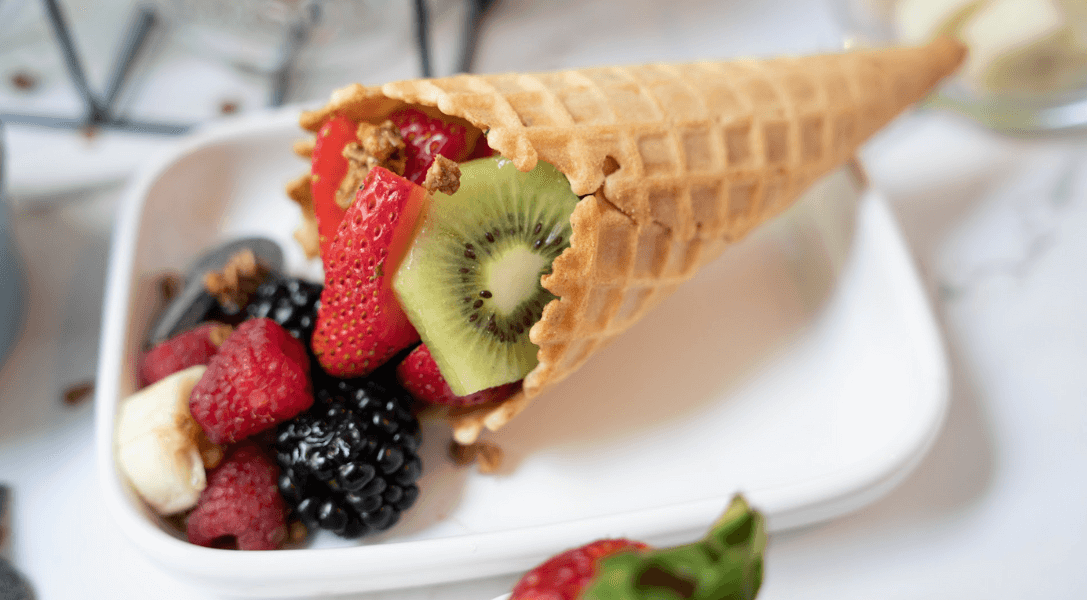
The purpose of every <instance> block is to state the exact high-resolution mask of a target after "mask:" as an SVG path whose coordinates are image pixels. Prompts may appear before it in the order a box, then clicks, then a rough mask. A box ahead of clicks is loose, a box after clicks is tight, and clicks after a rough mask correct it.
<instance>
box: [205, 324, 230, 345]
mask: <svg viewBox="0 0 1087 600" xmlns="http://www.w3.org/2000/svg"><path fill="white" fill-rule="evenodd" d="M231 333H234V328H233V327H231V326H230V325H227V324H226V323H216V324H215V327H214V328H213V329H212V330H211V331H209V332H208V339H209V340H210V341H211V343H213V344H215V345H216V346H222V345H223V342H225V341H226V338H228V337H230V334H231Z"/></svg>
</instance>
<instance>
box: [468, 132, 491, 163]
mask: <svg viewBox="0 0 1087 600" xmlns="http://www.w3.org/2000/svg"><path fill="white" fill-rule="evenodd" d="M490 156H494V150H492V149H491V145H490V144H488V143H487V136H484V135H481V136H479V139H478V140H476V147H475V148H473V149H472V152H471V154H469V155H468V158H465V159H464V160H465V162H467V161H469V160H475V159H477V158H487V157H490Z"/></svg>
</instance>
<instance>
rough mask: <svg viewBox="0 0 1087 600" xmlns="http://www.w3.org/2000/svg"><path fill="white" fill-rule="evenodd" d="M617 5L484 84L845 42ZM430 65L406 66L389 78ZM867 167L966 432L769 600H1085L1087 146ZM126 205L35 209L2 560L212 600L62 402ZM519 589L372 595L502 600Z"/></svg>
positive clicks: (489, 54)
mask: <svg viewBox="0 0 1087 600" xmlns="http://www.w3.org/2000/svg"><path fill="white" fill-rule="evenodd" d="M619 4H620V3H619V2H587V3H576V2H573V1H572V0H561V1H560V2H557V3H548V4H547V5H546V8H545V5H544V3H533V4H529V3H527V2H514V1H512V0H511V1H508V2H505V3H503V4H500V10H498V11H497V12H496V14H495V15H494V19H493V20H492V21H491V22H490V23H489V25H488V28H487V30H486V31H487V33H486V36H485V38H484V43H483V44H482V46H481V52H482V54H481V59H480V63H479V68H480V69H481V70H488V71H494V70H505V69H510V68H548V67H556V66H566V65H581V64H589V63H591V62H607V61H618V62H634V61H638V60H642V59H648V58H652V59H681V58H694V57H697V56H705V55H709V54H711V51H714V52H713V53H717V54H763V53H769V52H774V51H804V50H810V49H816V48H829V47H833V45H834V44H835V43H836V41H837V39H838V37H837V36H838V34H839V32H838V31H837V30H836V28H835V25H834V19H833V16H832V14H831V12H830V11H829V9H828V8H827V7H826V6H825V5H824V4H823V3H822V2H818V1H815V0H809V1H798V2H795V3H787V2H784V0H782V1H774V2H767V3H748V2H740V1H733V0H726V1H724V2H711V1H710V0H705V1H700V0H677V1H676V2H671V3H668V5H667V7H666V8H665V7H664V5H660V4H658V3H653V2H649V1H648V0H639V1H636V2H632V3H623V6H624V7H627V8H626V9H625V10H624V11H623V12H622V13H621V14H620V16H619V17H616V16H615V15H616V8H617V6H618V5H619ZM786 5H788V6H790V7H791V8H790V11H786V12H780V9H781V8H782V7H784V6H786ZM552 7H555V8H552ZM455 9H456V7H453V8H448V9H447V11H448V12H447V13H444V14H443V15H444V16H442V19H443V20H442V21H441V23H440V24H439V27H438V28H437V36H436V37H437V39H438V43H436V47H438V48H447V47H449V45H450V44H451V40H453V39H454V37H455V31H456V22H457V14H456V10H455ZM571 13H572V15H571ZM628 15H629V16H628ZM572 17H573V18H572ZM571 23H574V24H576V25H571V26H567V24H571ZM741 25H742V26H741ZM526 39H531V41H530V42H526V41H525V40H526ZM443 44H444V45H443ZM443 60H445V59H443ZM443 64H448V61H447V62H445V63H443ZM411 68H412V67H411V65H410V61H408V62H406V63H403V64H399V66H398V67H397V66H389V73H390V74H391V75H390V77H391V76H410V75H412V73H411V72H410V71H411ZM398 69H399V70H398ZM158 76H161V77H166V75H165V74H159V75H158ZM307 85H314V86H316V87H319V84H318V83H312V82H311V84H307ZM145 89H147V88H145ZM306 89H309V88H306ZM252 93H254V94H256V93H257V92H252ZM301 93H308V92H301ZM296 99H299V100H304V99H306V96H302V97H299V98H296ZM133 106H137V107H138V106H139V103H138V102H136V103H135V104H133ZM12 151H13V152H18V151H19V149H17V148H13V149H12ZM25 151H26V152H33V151H34V150H33V149H27V150H25ZM862 160H863V162H864V164H865V165H866V167H867V168H868V170H869V174H870V177H871V180H872V183H873V185H874V186H875V187H877V188H879V189H880V190H882V191H883V192H884V193H885V194H886V195H887V196H888V197H889V198H890V200H891V202H892V206H893V208H894V211H895V214H896V216H897V218H898V219H899V222H900V225H901V226H902V228H903V230H904V232H905V234H906V237H907V239H908V241H909V244H910V246H911V249H912V251H913V253H914V256H915V258H916V261H917V263H918V265H919V268H920V271H921V273H922V275H923V278H924V280H925V283H926V286H927V289H928V291H929V294H930V298H931V301H932V303H933V306H934V308H935V311H936V313H937V315H938V317H939V319H940V322H941V325H942V327H943V332H944V335H945V341H946V344H947V348H948V354H949V356H950V360H951V368H952V398H951V405H950V413H949V415H948V420H947V422H946V424H945V426H944V429H943V431H942V432H941V434H940V436H939V438H938V439H937V441H936V443H935V445H934V447H933V448H932V450H931V451H930V452H929V454H928V455H927V456H926V457H925V459H924V460H923V461H922V463H921V464H920V466H918V467H917V469H916V471H915V472H914V473H913V474H912V475H911V476H910V477H909V478H907V480H906V481H904V482H903V483H902V484H901V485H900V486H899V487H898V488H897V489H895V490H894V491H892V492H891V493H890V494H889V495H887V496H886V497H885V498H883V499H882V500H879V501H878V502H876V503H875V504H872V505H870V506H869V507H867V508H865V509H863V510H861V511H859V512H857V513H855V514H853V515H850V516H847V517H844V518H841V519H838V520H836V521H833V522H830V523H827V524H824V525H821V526H817V527H813V528H809V529H806V530H802V531H793V532H789V533H786V534H783V535H780V536H777V537H775V538H774V539H773V540H772V541H771V545H770V547H769V549H768V551H767V558H766V580H765V585H764V588H763V590H762V593H761V594H760V596H759V597H760V598H764V599H786V598H805V599H811V598H828V599H829V598H834V599H839V600H840V599H843V598H858V599H861V598H865V599H867V598H892V599H893V598H915V597H918V596H924V597H929V598H948V599H952V598H963V597H966V598H996V597H1040V598H1068V599H1072V598H1079V597H1082V594H1083V591H1084V590H1087V569H1084V568H1083V564H1084V563H1085V562H1087V511H1085V510H1084V509H1083V507H1084V506H1087V483H1085V481H1087V479H1085V477H1084V473H1085V472H1087V435H1085V433H1087V431H1085V428H1087V368H1085V366H1087V269H1085V268H1084V267H1083V265H1084V264H1085V263H1087V235H1084V234H1085V233H1087V134H1065V135H1057V136H1047V137H1036V138H1030V137H1021V138H1013V137H1007V136H1002V135H998V134H995V133H992V132H989V131H987V130H984V129H983V128H981V127H979V126H977V125H975V124H973V123H971V122H969V121H966V120H963V119H961V118H959V117H956V116H953V115H948V114H944V113H938V112H920V113H915V114H913V115H910V116H908V117H906V118H903V119H901V120H900V121H898V122H896V123H895V124H894V125H893V126H892V127H890V128H889V129H887V130H886V131H884V132H882V133H881V134H879V136H877V138H875V139H874V140H873V141H872V142H871V143H870V144H869V145H868V146H867V147H866V148H865V151H864V152H863V155H862ZM119 189H120V188H119V187H117V186H116V185H113V186H109V187H100V188H96V189H94V190H81V191H77V192H70V193H66V194H63V195H59V196H56V195H54V196H50V197H48V198H45V199H43V198H40V197H32V196H28V195H22V196H19V197H15V198H13V203H14V206H15V216H14V218H13V226H14V230H15V235H16V239H17V241H18V244H19V246H20V249H21V250H22V252H23V254H24V256H25V259H26V263H27V271H28V284H29V286H28V287H29V289H28V296H29V298H30V302H29V310H28V313H27V315H26V323H25V327H24V330H23V333H22V335H21V338H20V339H19V342H18V344H17V346H16V347H15V348H14V350H13V353H12V355H11V356H10V358H9V360H8V361H7V363H6V364H5V365H3V368H2V370H0V482H5V483H7V484H10V485H12V486H13V488H14V496H13V503H12V504H13V506H12V510H13V512H14V513H15V518H14V519H13V520H12V527H11V531H10V533H9V536H8V539H7V540H6V542H5V544H4V546H3V547H2V548H0V552H2V554H3V556H5V557H7V558H9V559H10V560H12V561H13V562H14V563H15V564H16V565H17V566H18V567H19V568H20V569H21V570H22V571H23V572H24V573H26V574H27V576H28V577H29V579H31V581H32V582H33V584H34V586H35V588H36V590H37V593H38V598H39V599H41V600H53V599H62V598H98V597H101V598H106V597H111V598H112V597H133V598H144V597H151V596H152V595H153V596H155V597H158V598H162V599H169V598H176V599H193V600H195V599H199V598H203V597H205V596H204V595H202V594H201V593H200V591H199V590H193V589H189V588H187V587H185V586H184V585H183V584H179V583H177V582H175V581H174V580H172V579H170V578H168V577H167V576H166V575H164V574H163V573H162V572H160V571H159V570H158V569H157V568H156V567H154V565H152V564H151V563H149V562H148V561H147V559H145V558H144V557H142V556H140V555H139V554H138V553H137V552H136V551H135V550H134V549H132V548H131V547H130V546H128V545H127V544H126V543H125V542H124V540H122V539H120V536H119V533H118V532H116V531H115V530H114V529H113V528H112V527H111V523H110V522H109V519H108V517H107V516H106V515H104V514H103V513H102V511H101V500H100V499H99V497H98V494H97V490H96V489H95V487H96V483H95V478H94V473H93V471H94V460H93V456H92V451H91V448H92V439H93V431H92V418H91V416H92V406H91V403H90V402H89V401H88V402H84V403H82V404H77V405H74V406H69V405H66V404H65V403H64V402H62V400H61V395H62V392H63V390H64V389H66V388H67V387H69V386H71V385H73V384H77V383H79V382H82V381H85V380H88V379H90V378H91V377H92V376H93V371H94V366H95V345H96V343H97V335H98V326H99V313H100V309H101V293H102V289H103V279H102V278H103V275H104V271H105V257H106V252H107V249H108V245H109V231H110V227H111V222H112V214H113V211H114V209H115V208H116V203H117V199H118V197H119V195H120V191H119ZM873 401H878V399H873ZM515 578H516V577H515V576H507V577H501V578H495V579H488V580H483V581H476V582H471V583H465V584H457V585H451V586H442V587H440V588H427V589H419V590H407V591H400V592H396V593H388V594H377V595H370V596H365V597H366V598H375V599H376V598H390V599H391V598H404V599H420V600H422V599H431V598H433V599H449V600H461V599H463V600H487V599H489V598H493V597H495V596H497V595H499V594H501V593H502V592H504V591H505V590H508V589H509V587H510V585H511V584H512V582H513V581H514V580H515Z"/></svg>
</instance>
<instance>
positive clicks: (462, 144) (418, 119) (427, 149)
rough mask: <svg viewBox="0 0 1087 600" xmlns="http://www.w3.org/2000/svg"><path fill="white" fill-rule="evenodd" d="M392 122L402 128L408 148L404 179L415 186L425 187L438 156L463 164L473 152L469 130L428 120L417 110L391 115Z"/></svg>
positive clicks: (452, 124)
mask: <svg viewBox="0 0 1087 600" xmlns="http://www.w3.org/2000/svg"><path fill="white" fill-rule="evenodd" d="M389 119H390V120H391V121H392V122H393V123H395V124H396V126H397V127H398V128H399V129H400V135H401V136H402V137H403V138H404V143H405V144H406V145H407V147H408V162H407V165H406V166H405V167H404V177H406V178H407V179H408V180H410V181H412V182H413V183H418V184H420V185H422V183H423V180H424V179H426V172H427V169H429V168H430V165H431V163H433V162H434V157H435V156H438V155H439V154H441V155H442V156H444V157H446V158H448V159H449V160H452V161H455V162H461V161H463V160H464V159H465V158H467V157H468V154H469V152H470V151H471V149H472V147H471V145H470V144H469V143H470V142H471V141H472V140H470V139H469V132H468V128H466V127H464V126H463V125H458V124H456V123H447V122H445V121H442V120H441V119H435V118H432V117H429V116H427V115H426V114H425V113H423V112H422V111H419V110H416V109H414V108H408V109H405V110H401V111H397V112H395V113H393V114H391V115H389Z"/></svg>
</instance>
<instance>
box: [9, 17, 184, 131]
mask: <svg viewBox="0 0 1087 600" xmlns="http://www.w3.org/2000/svg"><path fill="white" fill-rule="evenodd" d="M42 4H43V6H44V8H45V14H46V17H47V18H48V20H49V25H50V27H51V28H52V29H53V35H54V36H55V37H56V40H57V45H58V46H60V51H61V55H62V56H63V57H64V65H65V67H66V68H67V71H68V78H69V79H71V81H72V85H73V86H74V87H75V89H76V92H77V93H78V94H79V97H80V98H81V99H82V101H83V106H84V109H85V112H84V114H83V115H82V116H79V117H57V116H48V115H27V114H0V121H7V122H9V123H22V124H27V125H40V126H43V127H58V128H64V129H83V130H84V131H88V132H93V131H94V130H95V129H96V128H99V127H103V128H109V129H121V130H126V131H134V132H138V133H158V134H179V133H185V132H186V131H188V130H189V126H188V125H176V124H167V123H149V122H143V121H131V120H128V119H125V118H123V117H119V116H117V115H116V114H115V113H114V109H115V108H116V101H117V96H118V94H120V92H121V89H122V88H123V87H124V85H125V82H126V81H127V80H128V76H129V73H130V71H131V69H132V65H133V63H134V62H135V60H136V57H137V56H138V55H139V53H140V50H141V49H142V48H143V46H144V43H145V42H146V41H147V34H148V33H150V32H151V29H152V28H153V27H154V26H155V24H156V23H157V16H156V13H155V11H154V9H153V8H151V7H149V6H138V7H136V13H135V17H134V18H133V21H132V23H131V24H130V25H129V26H128V29H127V30H126V31H125V36H124V43H123V44H122V47H121V52H120V53H119V54H118V56H117V59H116V60H115V61H114V64H113V70H112V73H111V74H110V77H109V79H108V84H107V86H106V92H105V93H104V94H103V95H102V97H98V96H96V95H95V94H94V92H92V91H91V88H90V86H89V85H88V84H87V77H86V74H85V72H84V70H83V61H82V59H81V58H80V55H79V52H78V51H77V50H76V47H75V43H74V42H73V41H72V34H71V30H70V29H69V27H68V23H67V21H66V20H65V18H64V13H63V11H62V10H61V8H60V5H59V4H58V2H57V0H42Z"/></svg>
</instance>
